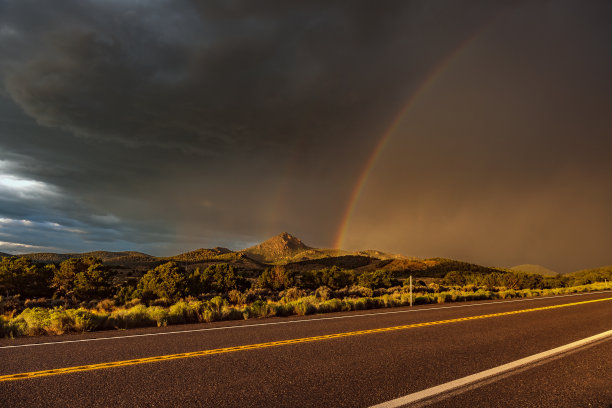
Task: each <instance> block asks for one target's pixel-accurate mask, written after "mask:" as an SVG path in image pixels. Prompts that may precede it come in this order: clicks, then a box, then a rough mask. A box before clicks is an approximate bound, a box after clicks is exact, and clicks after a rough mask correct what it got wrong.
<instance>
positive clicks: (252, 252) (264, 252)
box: [242, 232, 311, 261]
mask: <svg viewBox="0 0 612 408" xmlns="http://www.w3.org/2000/svg"><path fill="white" fill-rule="evenodd" d="M308 249H311V248H310V247H309V246H308V245H306V244H304V243H303V242H302V241H301V240H300V239H299V238H297V237H295V236H293V235H291V234H289V233H288V232H283V233H280V234H278V235H276V236H274V237H272V238H270V239H268V240H266V241H264V242H262V243H261V244H259V245H255V246H252V247H250V248H247V249H245V250H243V251H242V252H244V253H246V254H247V255H249V256H251V257H253V258H255V259H257V260H262V261H272V260H278V259H279V258H283V257H288V256H293V255H295V254H297V253H299V252H302V251H306V250H308Z"/></svg>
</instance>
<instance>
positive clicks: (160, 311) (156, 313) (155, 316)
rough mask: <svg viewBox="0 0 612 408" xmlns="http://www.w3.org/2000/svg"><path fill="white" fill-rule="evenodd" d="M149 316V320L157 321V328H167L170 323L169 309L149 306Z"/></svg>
mask: <svg viewBox="0 0 612 408" xmlns="http://www.w3.org/2000/svg"><path fill="white" fill-rule="evenodd" d="M147 315H148V316H149V319H151V320H155V321H156V322H157V327H161V326H167V325H168V321H169V320H170V319H169V318H168V315H169V313H168V309H166V308H164V307H161V306H149V307H148V308H147Z"/></svg>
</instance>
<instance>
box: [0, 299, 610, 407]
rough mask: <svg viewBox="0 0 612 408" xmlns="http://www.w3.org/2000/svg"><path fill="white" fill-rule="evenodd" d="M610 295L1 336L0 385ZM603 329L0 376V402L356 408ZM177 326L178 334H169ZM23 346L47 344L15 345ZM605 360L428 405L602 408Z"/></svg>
mask: <svg viewBox="0 0 612 408" xmlns="http://www.w3.org/2000/svg"><path fill="white" fill-rule="evenodd" d="M611 297H612V292H610V291H608V292H606V293H600V294H588V295H580V296H571V297H551V298H535V299H532V300H521V301H516V302H500V301H497V302H480V303H479V302H474V303H465V304H446V305H431V306H421V307H415V308H413V309H411V310H409V309H408V308H400V309H382V310H380V309H379V310H372V311H361V312H353V313H339V314H333V315H331V314H328V315H318V316H307V317H305V318H293V319H286V318H285V319H283V318H275V319H263V320H256V321H253V320H249V321H241V322H216V323H212V324H207V325H188V326H187V325H186V326H171V327H167V328H159V329H157V328H156V329H153V328H151V329H139V330H128V331H121V332H98V333H88V334H85V335H69V336H58V337H40V338H26V339H17V340H10V339H2V340H0V379H1V378H2V377H1V376H4V375H9V374H16V373H28V372H35V371H40V370H48V369H60V368H66V367H73V366H80V365H85V364H98V363H106V362H113V361H125V360H132V359H140V358H146V357H152V356H165V355H173V354H176V353H187V352H197V351H201V350H212V349H219V348H227V347H234V346H244V345H252V344H259V343H266V342H278V341H283V340H290V339H304V338H309V337H314V336H326V335H330V334H335V333H348V332H356V331H363V330H372V329H381V328H387V327H396V326H403V325H413V324H417V323H427V322H439V321H442V320H453V319H458V318H465V317H474V316H482V315H487V314H497V313H506V312H511V311H519V310H526V309H533V308H542V307H545V306H552V305H561V304H567V303H574V302H583V301H587V300H595V299H603V298H611ZM457 306H459V307H457ZM389 312H392V313H389ZM349 316H350V317H349ZM330 318H331V319H330ZM194 329H195V330H200V331H193V330H194ZM209 329H213V330H209ZM610 329H612V300H608V301H602V302H592V303H584V304H578V305H573V306H567V307H559V308H552V309H545V310H535V311H530V312H526V313H518V314H505V315H500V316H491V317H487V318H478V319H472V320H463V321H451V322H446V323H441V324H435V325H425V326H418V327H409V328H403V329H399V330H387V331H379V332H375V333H371V332H370V333H362V334H359V333H357V334H353V335H350V336H345V337H338V338H331V339H330V338H326V339H319V340H315V341H303V342H300V343H297V344H280V345H274V346H270V347H259V348H255V349H250V350H236V351H231V352H224V353H221V354H212V355H205V356H199V357H189V358H176V359H164V360H162V361H158V362H153V363H146V364H133V365H124V366H120V367H113V368H105V369H96V370H89V371H83V372H76V373H69V374H57V375H49V376H45V377H38V378H30V379H21V380H14V381H1V380H0V406H2V407H4V406H6V407H37V406H63V407H70V406H79V407H82V406H99V407H108V406H118V407H124V406H125V407H138V406H142V407H145V406H146V407H166V406H181V407H190V406H194V407H195V406H197V407H208V406H210V407H226V406H227V407H263V406H271V407H307V406H308V407H315V406H316V407H319V406H334V407H359V406H364V407H365V406H371V405H374V404H378V403H381V402H384V401H388V400H392V399H394V398H398V397H400V396H403V395H406V394H410V393H413V392H417V391H420V390H423V389H427V388H429V387H433V386H436V385H439V384H442V383H445V382H448V381H452V380H455V379H458V378H461V377H464V376H467V375H471V374H474V373H477V372H480V371H483V370H487V369H490V368H493V367H497V366H499V365H501V364H505V363H508V362H511V361H514V360H517V359H520V358H523V357H526V356H530V355H533V354H536V353H540V352H543V351H546V350H549V349H552V348H555V347H559V346H562V345H565V344H568V343H571V342H573V341H577V340H580V339H583V338H586V337H589V336H593V335H596V334H599V333H602V332H605V331H608V330H610ZM185 330H188V331H186V332H179V333H176V332H177V331H185ZM169 332H175V333H171V334H168V333H169ZM160 333H167V334H160ZM142 335H144V336H142ZM110 337H117V338H112V339H110ZM92 339H102V340H92ZM81 340H87V341H81ZM66 341H69V342H66ZM34 343H50V344H39V345H35V346H25V345H28V344H34ZM7 346H20V347H7ZM611 361H612V340H611V339H610V338H609V337H608V340H604V341H600V342H598V343H595V344H592V345H590V346H587V347H584V348H581V349H578V350H575V351H573V352H570V353H567V354H564V355H561V356H559V357H557V358H554V359H552V360H550V361H545V362H542V363H539V364H537V365H534V366H532V367H531V366H530V367H526V368H523V369H521V370H518V371H516V372H512V373H510V374H507V375H504V376H501V377H500V378H495V379H493V380H490V381H488V382H485V383H483V384H478V385H477V386H473V387H471V388H466V389H465V390H460V391H462V392H461V393H454V394H450V395H444V396H442V397H445V398H438V399H435V400H433V401H430V402H431V406H439V407H454V406H473V407H479V406H482V407H485V406H486V407H491V406H504V407H506V406H537V407H541V406H551V407H552V406H554V407H564V406H565V407H581V406H585V407H588V406H593V407H610V406H611V404H612V380H611V379H612V364H611Z"/></svg>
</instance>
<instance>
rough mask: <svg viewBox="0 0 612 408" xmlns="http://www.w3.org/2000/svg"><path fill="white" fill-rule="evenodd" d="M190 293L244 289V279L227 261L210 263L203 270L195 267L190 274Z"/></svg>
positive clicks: (245, 282) (225, 291) (245, 283)
mask: <svg viewBox="0 0 612 408" xmlns="http://www.w3.org/2000/svg"><path fill="white" fill-rule="evenodd" d="M190 281H191V288H192V293H194V294H199V293H208V292H212V291H214V292H223V293H227V292H229V291H230V290H234V289H245V288H246V285H247V281H246V279H244V278H243V277H242V276H240V275H238V274H236V271H235V270H234V268H233V267H232V266H231V265H230V264H227V263H221V264H215V265H210V266H208V267H207V268H206V269H204V271H200V269H199V268H198V269H196V270H195V271H194V272H193V273H192V274H191V275H190Z"/></svg>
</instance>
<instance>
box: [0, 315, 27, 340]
mask: <svg viewBox="0 0 612 408" xmlns="http://www.w3.org/2000/svg"><path fill="white" fill-rule="evenodd" d="M25 335H27V333H26V331H25V326H24V324H23V321H22V322H21V324H19V323H18V322H16V321H14V320H11V319H7V318H5V317H4V316H0V337H10V338H14V337H20V336H25Z"/></svg>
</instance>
